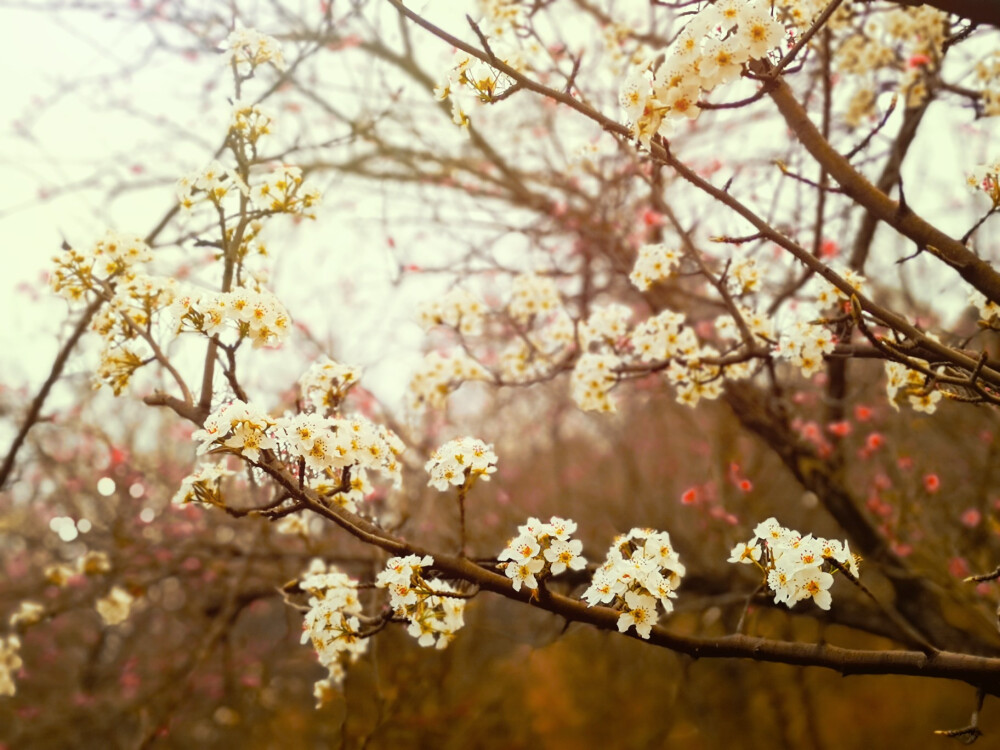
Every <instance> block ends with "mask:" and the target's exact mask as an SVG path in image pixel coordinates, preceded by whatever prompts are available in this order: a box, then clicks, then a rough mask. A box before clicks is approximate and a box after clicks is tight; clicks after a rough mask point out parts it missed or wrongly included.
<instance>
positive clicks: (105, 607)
mask: <svg viewBox="0 0 1000 750" xmlns="http://www.w3.org/2000/svg"><path fill="white" fill-rule="evenodd" d="M134 602H135V597H134V596H132V595H131V594H130V593H129V592H127V591H126V590H125V589H123V588H122V587H121V586H115V587H114V588H112V589H111V591H109V592H108V593H107V595H106V596H104V597H102V598H100V599H98V600H97V602H96V603H95V605H94V606H95V608H96V609H97V613H98V614H99V615H100V616H101V619H102V620H104V624H105V625H118V624H120V623H123V622H125V620H127V619H128V616H129V614H131V612H132V604H133V603H134Z"/></svg>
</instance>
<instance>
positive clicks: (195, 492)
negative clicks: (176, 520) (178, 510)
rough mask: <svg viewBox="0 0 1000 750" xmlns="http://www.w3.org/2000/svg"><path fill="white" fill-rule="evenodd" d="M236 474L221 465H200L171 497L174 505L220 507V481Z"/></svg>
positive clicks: (185, 478)
mask: <svg viewBox="0 0 1000 750" xmlns="http://www.w3.org/2000/svg"><path fill="white" fill-rule="evenodd" d="M235 473H236V472H234V471H231V470H229V469H227V468H226V466H225V464H223V463H216V464H201V465H200V466H199V467H198V468H196V469H195V470H194V471H193V472H191V473H190V474H188V475H187V476H186V477H184V479H183V480H182V481H181V486H180V488H179V489H178V490H177V493H176V494H175V495H174V497H173V502H174V503H175V504H176V505H184V504H186V503H203V504H204V505H216V506H221V505H222V480H223V479H225V478H226V477H231V476H233V475H234V474H235Z"/></svg>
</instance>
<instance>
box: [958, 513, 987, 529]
mask: <svg viewBox="0 0 1000 750" xmlns="http://www.w3.org/2000/svg"><path fill="white" fill-rule="evenodd" d="M961 518H962V525H963V526H967V527H969V528H970V529H973V528H975V527H976V526H978V525H979V522H980V521H982V520H983V514H982V513H980V512H979V511H978V510H976V509H975V508H966V509H965V510H964V511H962V516H961Z"/></svg>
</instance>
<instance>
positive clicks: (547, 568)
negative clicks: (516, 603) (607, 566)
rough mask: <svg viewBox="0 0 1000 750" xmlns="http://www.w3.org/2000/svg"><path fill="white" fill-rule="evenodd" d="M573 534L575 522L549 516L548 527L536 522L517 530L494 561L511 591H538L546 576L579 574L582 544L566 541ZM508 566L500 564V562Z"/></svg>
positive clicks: (536, 520)
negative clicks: (506, 579)
mask: <svg viewBox="0 0 1000 750" xmlns="http://www.w3.org/2000/svg"><path fill="white" fill-rule="evenodd" d="M574 531H576V522H574V521H570V520H569V519H566V518H557V517H556V516H553V517H552V518H550V519H549V522H548V523H542V522H541V521H540V520H538V519H537V518H529V519H528V522H527V523H526V524H524V525H522V526H518V527H517V532H518V534H517V536H516V537H514V538H513V539H511V540H510V541H509V542H507V546H506V547H505V548H504V550H503V552H501V553H500V555H499V557H497V560H498V561H500V562H499V564H498V565H497V567H498V568H503V570H504V573H506V575H507V577H508V578H510V579H511V581H512V582H513V585H514V591H520V590H521V586H525V587H526V588H529V589H537V588H538V580H539V579H540V578H545V577H547V576H549V575H553V576H557V575H559V574H560V573H562V572H563V571H564V570H566V569H567V568H568V569H570V570H580V569H582V568H584V567H585V566H586V565H587V560H586V559H585V558H584V557H582V556H581V555H580V552H581V551H582V550H583V542H581V541H580V540H578V539H570V535H571V534H572V533H573V532H574ZM505 560H506V561H509V562H504V561H505Z"/></svg>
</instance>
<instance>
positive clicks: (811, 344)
mask: <svg viewBox="0 0 1000 750" xmlns="http://www.w3.org/2000/svg"><path fill="white" fill-rule="evenodd" d="M836 345H837V344H836V341H835V339H834V336H833V334H832V333H831V332H830V331H829V330H827V329H826V328H825V327H823V326H822V325H821V324H819V323H809V322H806V321H802V320H798V321H795V322H794V323H793V324H792V325H791V326H789V327H788V328H786V329H785V330H784V331H783V332H782V333H781V339H780V341H779V344H778V349H777V352H776V354H777V355H778V356H779V357H781V358H782V359H787V360H788V361H789V362H791V363H792V364H793V365H795V366H796V367H798V368H799V369H800V370H802V374H803V375H805V376H806V377H809V376H811V375H814V374H816V373H817V372H819V371H820V370H821V369H822V368H823V355H824V354H829V353H830V352H832V351H833V350H834V348H836Z"/></svg>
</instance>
